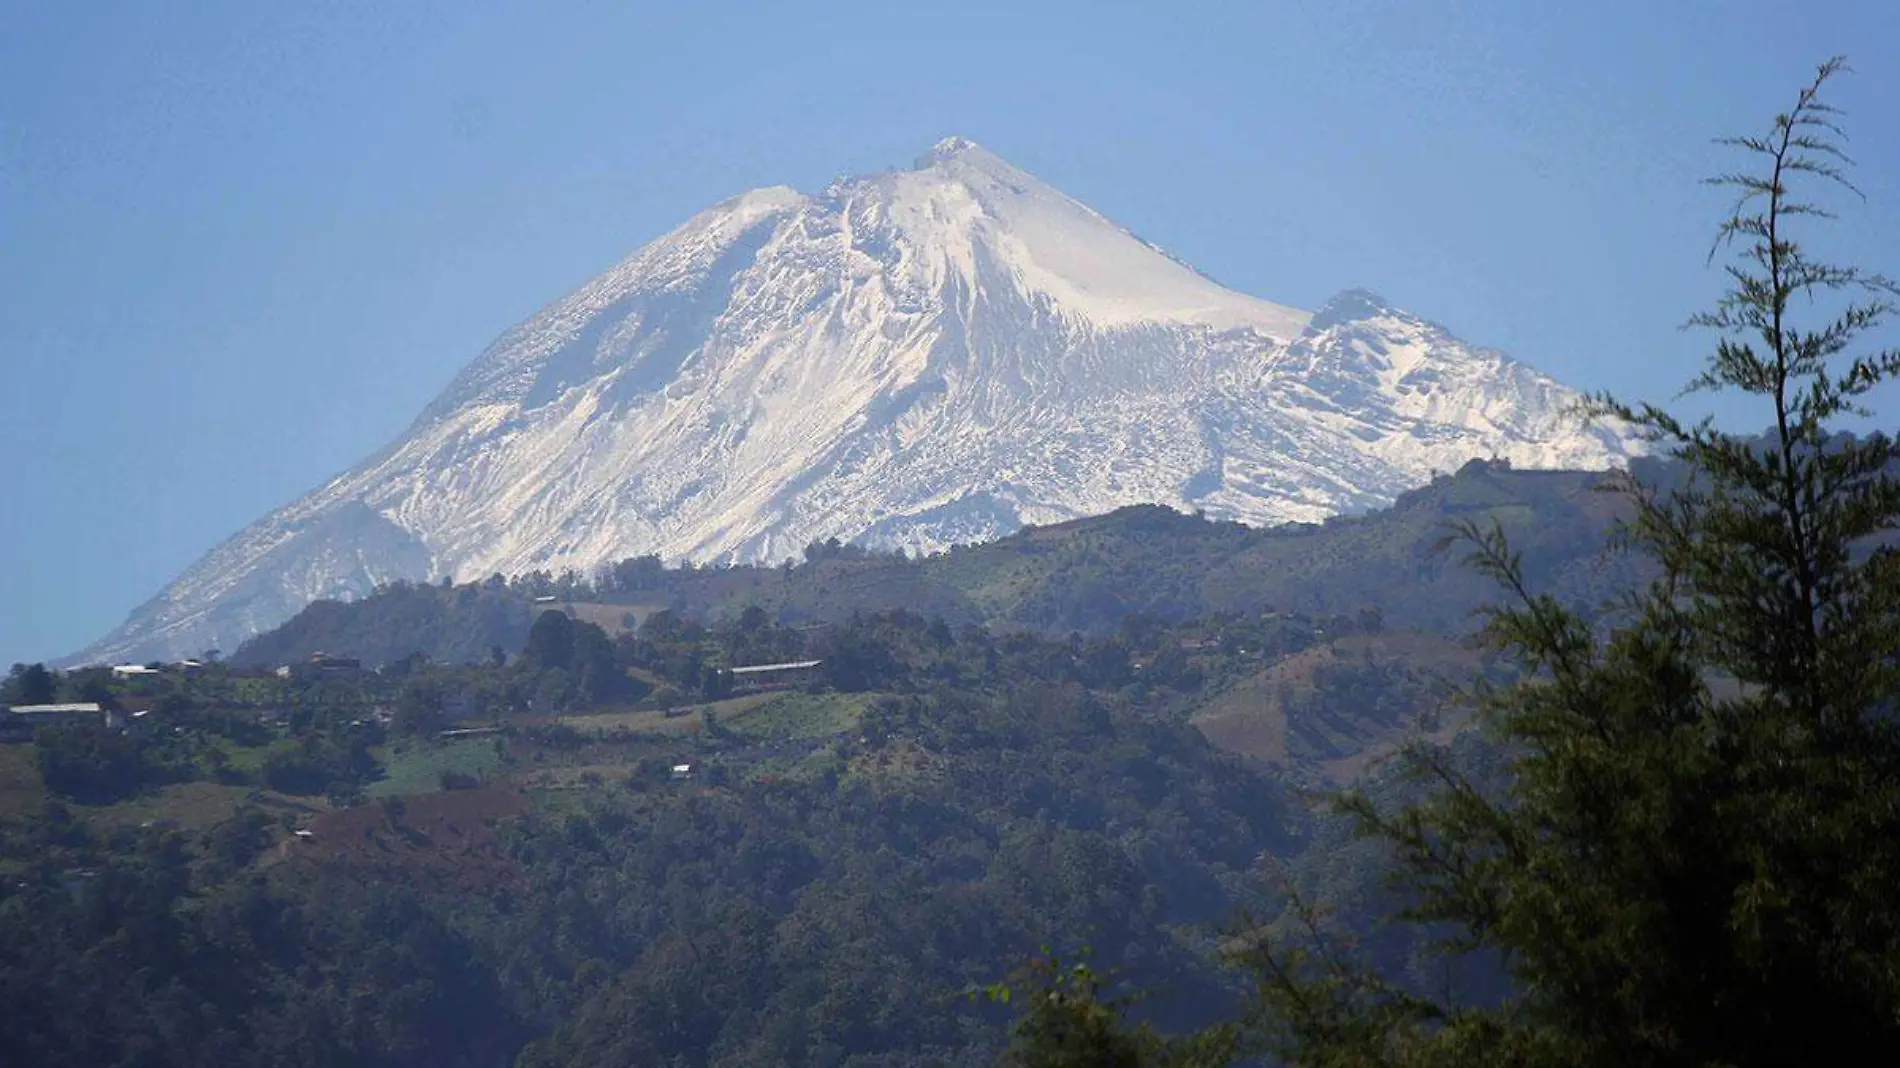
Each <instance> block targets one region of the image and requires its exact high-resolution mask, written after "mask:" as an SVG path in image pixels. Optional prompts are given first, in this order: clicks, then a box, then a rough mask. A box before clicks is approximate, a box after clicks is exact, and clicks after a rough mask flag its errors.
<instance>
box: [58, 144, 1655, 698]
mask: <svg viewBox="0 0 1900 1068" xmlns="http://www.w3.org/2000/svg"><path fill="white" fill-rule="evenodd" d="M1576 399H1577V395H1576V393H1575V392H1574V391H1572V390H1570V389H1568V388H1566V387H1564V386H1562V385H1560V384H1559V383H1557V382H1555V381H1553V380H1551V379H1550V378H1548V377H1546V376H1544V375H1542V374H1539V373H1538V372H1536V371H1534V370H1532V369H1530V368H1529V367H1526V366H1524V365H1523V364H1520V363H1517V362H1515V361H1514V360H1512V359H1510V358H1508V357H1506V356H1504V355H1503V354H1502V353H1499V352H1495V351H1492V350H1489V349H1483V348H1478V347H1474V346H1471V345H1467V344H1465V343H1464V342H1462V341H1460V340H1458V339H1457V338H1455V337H1453V336H1451V335H1450V334H1448V333H1447V332H1446V331H1444V330H1443V329H1441V328H1439V327H1437V326H1435V325H1433V324H1431V323H1429V322H1427V321H1425V320H1423V319H1420V318H1417V317H1415V316H1412V315H1410V314H1407V313H1405V312H1403V311H1400V310H1397V309H1395V308H1393V307H1391V306H1389V305H1388V304H1386V303H1385V302H1384V301H1382V300H1381V299H1379V298H1378V297H1377V296H1374V295H1372V294H1370V293H1365V292H1362V291H1352V292H1348V293H1345V294H1341V295H1340V296H1338V297H1335V298H1333V299H1332V300H1330V301H1328V302H1327V303H1326V304H1325V305H1324V306H1323V307H1321V308H1320V309H1318V310H1317V311H1314V312H1306V311H1301V310H1298V309H1295V308H1290V307H1285V306H1283V305H1279V304H1274V303H1270V302H1268V301H1265V300H1260V299H1256V298H1254V297H1250V296H1246V295H1244V294H1241V293H1236V292H1234V291H1232V290H1229V289H1226V288H1224V287H1222V286H1220V285H1218V284H1216V283H1215V282H1213V281H1211V280H1210V279H1208V278H1206V277H1205V276H1203V275H1201V274H1199V273H1197V272H1196V271H1194V270H1193V269H1192V268H1190V267H1187V266H1185V265H1184V264H1182V263H1181V262H1179V261H1178V260H1176V259H1174V258H1172V257H1170V256H1168V255H1167V254H1165V253H1163V252H1161V251H1160V250H1158V249H1156V248H1154V247H1152V246H1150V245H1148V244H1146V243H1145V242H1143V241H1141V240H1140V239H1138V238H1136V237H1135V236H1134V235H1132V234H1130V233H1129V232H1128V231H1126V230H1124V229H1122V228H1120V227H1118V226H1116V225H1115V224H1114V223H1111V222H1110V221H1108V220H1107V219H1104V218H1103V217H1102V216H1100V215H1098V214H1096V213H1095V212H1094V211H1092V210H1090V209H1089V208H1088V207H1086V206H1084V205H1082V204H1080V203H1077V202H1076V201H1074V200H1072V199H1070V198H1069V197H1067V196H1064V195H1063V194H1062V193H1060V192H1058V191H1056V190H1054V189H1052V188H1050V187H1049V186H1047V185H1045V184H1043V183H1042V182H1040V181H1037V180H1036V179H1035V178H1033V177H1031V176H1030V175H1028V174H1026V173H1024V172H1023V171H1021V170H1018V169H1017V168H1015V167H1013V166H1011V165H1010V164H1008V163H1006V162H1004V161H1003V160H1001V159H999V158H997V157H996V156H994V155H992V154H990V153H989V152H987V151H985V150H984V149H983V148H981V147H979V146H977V145H976V144H974V143H972V142H970V141H967V140H964V139H961V138H952V139H949V140H946V141H944V142H942V143H940V144H939V145H937V146H936V147H935V148H934V149H932V150H931V151H930V152H929V153H928V154H927V155H925V156H924V157H923V158H922V159H920V160H918V161H917V164H916V165H915V166H914V167H913V168H911V169H909V170H898V171H889V172H885V173H882V174H875V175H870V176H866V177H861V178H854V179H848V180H841V181H839V182H836V183H834V184H833V185H832V186H831V187H830V188H828V189H826V190H824V191H823V192H821V193H817V194H803V193H799V192H797V191H795V190H792V189H788V188H783V187H777V188H769V189H759V190H754V191H753V192H750V193H745V194H743V195H741V196H737V197H734V198H733V199H731V200H727V201H725V202H724V203H721V204H718V205H716V206H714V207H712V208H710V209H708V210H706V211H704V212H701V213H700V214H698V215H696V216H694V217H693V218H691V219H689V220H687V222H686V223H685V224H684V225H682V226H681V227H679V228H678V229H676V230H674V231H673V232H672V233H669V234H667V235H665V236H664V237H661V238H659V239H658V240H656V241H654V242H653V243H651V244H649V245H647V246H646V247H645V248H643V249H641V250H640V251H638V252H636V253H635V254H634V255H633V256H631V257H630V258H628V259H627V260H625V261H623V262H622V263H620V264H618V265H617V266H615V267H613V268H612V269H610V270H608V271H607V272H606V273H604V274H602V275H601V276H599V277H598V278H596V279H594V280H593V281H591V282H589V283H588V284H587V285H585V286H583V287H582V288H581V289H580V290H579V291H578V292H576V293H574V294H572V295H570V296H567V297H565V298H562V299H561V300H559V301H556V302H555V303H553V304H551V305H549V306H548V307H547V308H545V309H544V310H542V311H541V312H540V313H539V314H537V315H535V316H534V317H533V318H532V319H529V320H528V321H527V322H525V323H523V324H521V325H520V326H517V327H515V328H514V329H512V330H510V331H508V332H507V333H506V334H504V335H503V336H502V337H501V338H500V339H499V340H497V341H496V342H495V343H494V344H493V345H491V346H490V347H489V349H488V350H487V351H486V352H484V353H482V354H481V355H480V356H479V357H477V358H476V359H475V361H474V362H473V363H471V364H469V365H468V367H467V368H466V369H464V370H463V371H462V373H461V374H460V375H458V376H457V377H456V379H455V380H454V382H452V383H451V384H450V385H449V387H448V389H447V390H446V391H444V393H443V394H442V395H441V396H440V397H439V398H438V399H437V400H436V401H435V402H434V403H432V404H431V405H430V406H429V407H428V408H427V409H426V410H425V411H424V412H423V413H422V415H421V416H420V417H419V418H418V419H417V420H416V422H415V423H414V424H413V425H412V426H411V427H410V428H409V429H408V431H406V432H405V433H404V434H403V435H402V436H401V437H400V438H399V439H398V440H397V441H395V442H393V443H392V444H390V445H389V446H388V447H387V448H385V449H383V450H382V451H381V452H379V453H377V454H376V455H374V456H372V457H370V458H369V459H368V460H367V461H365V462H364V463H362V464H361V465H359V466H357V467H355V468H352V469H351V470H349V471H347V472H345V473H343V474H341V475H339V476H337V477H336V478H335V479H333V480H331V481H330V482H329V483H328V484H326V485H324V486H322V487H321V488H319V489H317V490H316V491H314V492H312V493H310V494H309V495H307V496H305V497H303V498H302V499H300V500H298V501H296V502H294V503H292V504H290V505H287V506H286V507H283V508H280V509H278V510H276V511H274V512H272V513H271V514H269V515H267V516H265V517H264V518H262V519H260V520H258V521H257V522H256V523H254V524H252V525H251V526H250V527H248V528H246V529H245V530H243V531H241V532H239V533H238V534H237V535H236V536H234V537H232V538H230V539H229V540H227V541H226V542H224V543H223V544H222V545H219V546H218V547H217V548H215V549H213V550H212V551H211V552H210V553H209V554H208V555H206V556H205V557H204V558H203V559H201V560H200V561H198V562H197V563H196V564H194V565H193V566H192V567H191V568H190V569H189V570H188V571H186V572H185V573H184V575H182V576H181V577H180V578H178V580H177V581H176V582H174V583H173V584H172V585H171V586H170V587H169V588H167V589H166V590H164V591H163V592H162V593H160V594H159V595H158V596H157V597H155V598H153V599H152V600H151V601H149V602H147V603H146V604H144V605H143V606H141V607H140V608H138V609H137V610H136V611H134V612H133V613H132V615H131V617H130V618H129V619H128V620H127V621H126V622H125V623H124V624H123V625H122V626H120V627H119V628H118V629H117V630H115V631H114V632H113V633H112V634H110V635H108V636H107V637H106V638H104V639H102V640H101V641H100V642H98V643H96V644H94V645H93V646H91V647H90V648H88V649H86V650H84V651H82V652H81V653H79V654H78V655H77V656H76V657H75V658H74V659H75V660H77V661H80V662H90V661H99V660H107V659H110V660H140V661H142V660H146V659H150V658H153V657H162V656H176V655H181V654H188V653H192V652H196V651H197V650H201V649H204V648H206V647H209V646H220V647H223V648H226V649H230V648H235V647H236V644H237V643H239V642H241V641H242V640H243V639H244V638H246V637H248V636H249V635H251V634H254V633H256V632H258V631H260V630H262V629H265V628H269V627H271V626H274V625H276V624H278V623H280V622H282V621H283V620H284V619H286V618H288V617H289V616H290V615H291V614H293V613H294V612H296V611H297V610H298V609H299V608H301V607H302V606H303V605H304V604H306V603H308V602H309V601H311V600H313V599H316V598H319V597H337V596H347V595H351V594H356V593H361V592H364V591H367V590H368V589H369V588H371V587H372V586H373V585H374V584H375V583H377V582H379V581H386V580H390V579H397V578H409V579H427V578H429V577H431V576H438V575H443V574H454V575H456V576H458V577H460V578H463V579H468V578H475V577H480V576H484V575H488V574H491V573H494V572H502V573H517V572H521V571H526V570H532V569H537V568H546V569H551V570H560V569H564V568H570V567H572V568H578V569H582V570H587V569H591V568H592V567H594V566H595V565H598V564H601V563H603V562H606V561H610V560H616V559H620V558H624V557H627V556H634V555H642V554H647V553H657V554H659V555H660V556H662V557H664V558H666V559H668V560H677V559H681V558H685V559H691V560H695V561H716V560H725V561H772V560H778V559H783V558H785V557H789V556H792V555H795V554H796V553H798V552H799V551H800V550H801V549H802V548H803V547H804V546H805V545H806V544H808V543H809V542H811V541H813V540H815V539H823V538H828V537H838V538H840V539H843V540H859V541H862V542H864V543H866V544H868V545H871V546H875V547H886V548H893V547H899V546H902V547H906V548H909V549H913V550H933V549H938V548H942V547H944V546H947V545H949V544H952V543H956V542H971V541H977V540H982V539H987V538H991V537H994V536H997V535H1000V534H1003V533H1007V532H1008V531H1010V530H1012V529H1014V528H1016V527H1018V526H1020V525H1022V524H1025V523H1037V524H1042V523H1052V522H1058V521H1061V520H1065V519H1071V518H1075V517H1078V516H1083V515H1091V514H1096V513H1100V512H1105V511H1108V510H1111V509H1113V508H1116V507H1119V506H1121V505H1126V504H1131V503H1138V502H1158V503H1163V504H1169V505H1174V506H1176V507H1181V508H1187V509H1202V510H1205V511H1206V512H1207V514H1208V515H1210V516H1213V517H1217V518H1228V519H1237V520H1241V521H1245V522H1248V523H1258V524H1264V523H1275V522H1283V521H1288V520H1315V519H1319V518H1321V517H1324V516H1327V515H1331V514H1335V513H1340V512H1349V511H1357V510H1363V509H1367V508H1372V507H1376V506H1379V505H1381V504H1384V503H1386V502H1389V501H1390V500H1391V499H1392V498H1393V497H1394V496H1396V495H1397V494H1398V493H1399V492H1401V491H1402V490H1404V489H1406V488H1408V487H1411V486H1413V485H1416V484H1418V483H1420V482H1423V481H1424V480H1426V479H1427V478H1428V477H1429V475H1430V473H1431V472H1432V471H1433V470H1434V469H1438V470H1448V469H1451V468H1455V467H1457V466H1459V465H1460V464H1462V463H1464V462H1465V461H1467V460H1470V459H1472V458H1476V457H1486V458H1489V457H1497V458H1502V459H1508V460H1510V461H1511V462H1512V463H1513V464H1515V465H1518V466H1524V467H1566V468H1579V467H1581V468H1600V467H1605V466H1610V465H1612V464H1615V463H1618V462H1620V461H1622V460H1624V459H1625V458H1627V457H1629V456H1630V455H1632V454H1634V453H1635V452H1637V451H1638V449H1639V446H1638V445H1637V444H1636V443H1635V442H1634V441H1633V440H1632V439H1631V438H1629V437H1628V436H1626V435H1625V434H1624V433H1623V432H1622V431H1621V430H1619V429H1617V428H1612V427H1602V426H1596V427H1587V426H1584V425H1582V424H1581V423H1580V422H1579V421H1578V420H1576V419H1575V418H1574V417H1572V416H1571V415H1569V414H1568V412H1567V406H1568V405H1569V404H1570V403H1571V402H1572V401H1574V400H1576Z"/></svg>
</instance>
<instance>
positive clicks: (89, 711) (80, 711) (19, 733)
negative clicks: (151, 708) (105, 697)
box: [0, 701, 119, 742]
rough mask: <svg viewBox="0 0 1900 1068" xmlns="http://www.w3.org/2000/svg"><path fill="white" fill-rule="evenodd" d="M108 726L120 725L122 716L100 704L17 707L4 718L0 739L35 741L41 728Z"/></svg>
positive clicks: (81, 703)
mask: <svg viewBox="0 0 1900 1068" xmlns="http://www.w3.org/2000/svg"><path fill="white" fill-rule="evenodd" d="M94 723H96V724H100V725H102V726H106V727H116V726H118V725H119V717H118V716H117V715H116V714H114V713H113V712H112V711H111V710H110V709H108V708H106V707H104V706H103V705H100V704H99V703H98V702H97V701H75V702H71V703H68V704H57V705H13V706H11V707H10V708H8V709H7V711H6V714H5V715H4V716H0V740H5V741H12V742H20V741H32V740H33V732H34V731H37V730H39V729H40V728H41V727H79V726H85V725H87V724H94Z"/></svg>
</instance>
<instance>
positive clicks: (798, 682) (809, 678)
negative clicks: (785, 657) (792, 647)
mask: <svg viewBox="0 0 1900 1068" xmlns="http://www.w3.org/2000/svg"><path fill="white" fill-rule="evenodd" d="M823 664H824V661H823V660H794V661H790V662H787V663H783V664H752V665H750V666H747V667H736V668H733V669H732V692H733V693H755V692H757V691H760V690H785V689H792V688H794V687H799V686H804V685H807V684H809V683H813V682H817V681H818V680H820V679H822V678H823V677H824V675H823V673H822V672H820V671H819V670H818V669H819V668H820V667H821V666H823Z"/></svg>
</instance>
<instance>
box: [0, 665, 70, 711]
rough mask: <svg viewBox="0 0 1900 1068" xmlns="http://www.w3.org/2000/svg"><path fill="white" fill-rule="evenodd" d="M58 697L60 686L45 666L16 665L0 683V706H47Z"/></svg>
mask: <svg viewBox="0 0 1900 1068" xmlns="http://www.w3.org/2000/svg"><path fill="white" fill-rule="evenodd" d="M58 696H59V689H58V685H57V683H56V682H55V680H54V678H53V673H52V672H50V671H48V670H46V665H45V664H15V665H13V667H12V669H11V670H9V671H8V672H7V677H6V680H5V681H4V682H0V705H45V704H51V703H52V702H53V700H54V699H55V698H57V697H58Z"/></svg>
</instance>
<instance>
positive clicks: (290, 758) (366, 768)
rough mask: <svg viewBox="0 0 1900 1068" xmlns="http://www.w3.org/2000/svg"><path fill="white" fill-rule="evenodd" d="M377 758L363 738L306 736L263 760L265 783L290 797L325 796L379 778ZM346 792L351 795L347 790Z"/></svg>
mask: <svg viewBox="0 0 1900 1068" xmlns="http://www.w3.org/2000/svg"><path fill="white" fill-rule="evenodd" d="M377 770H378V769H377V766H376V759H375V757H373V756H372V755H371V754H370V752H369V747H368V745H367V744H365V740H364V739H363V738H361V737H348V736H344V737H336V736H332V735H317V734H310V735H305V736H304V737H303V738H301V739H299V740H298V741H297V743H296V744H295V745H293V746H291V747H289V748H285V749H280V750H277V751H276V752H274V753H272V754H271V755H270V756H269V757H266V758H265V760H264V768H263V772H264V782H265V783H266V784H267V785H269V786H270V788H271V789H273V790H280V791H282V792H284V793H287V794H323V793H327V792H329V791H330V790H331V789H332V788H333V787H337V786H339V785H340V786H343V787H346V788H347V787H360V786H362V785H363V784H365V783H367V782H370V781H371V780H373V779H374V778H375V777H376V775H377ZM344 792H346V793H347V792H348V791H347V789H346V790H345V791H344Z"/></svg>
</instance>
